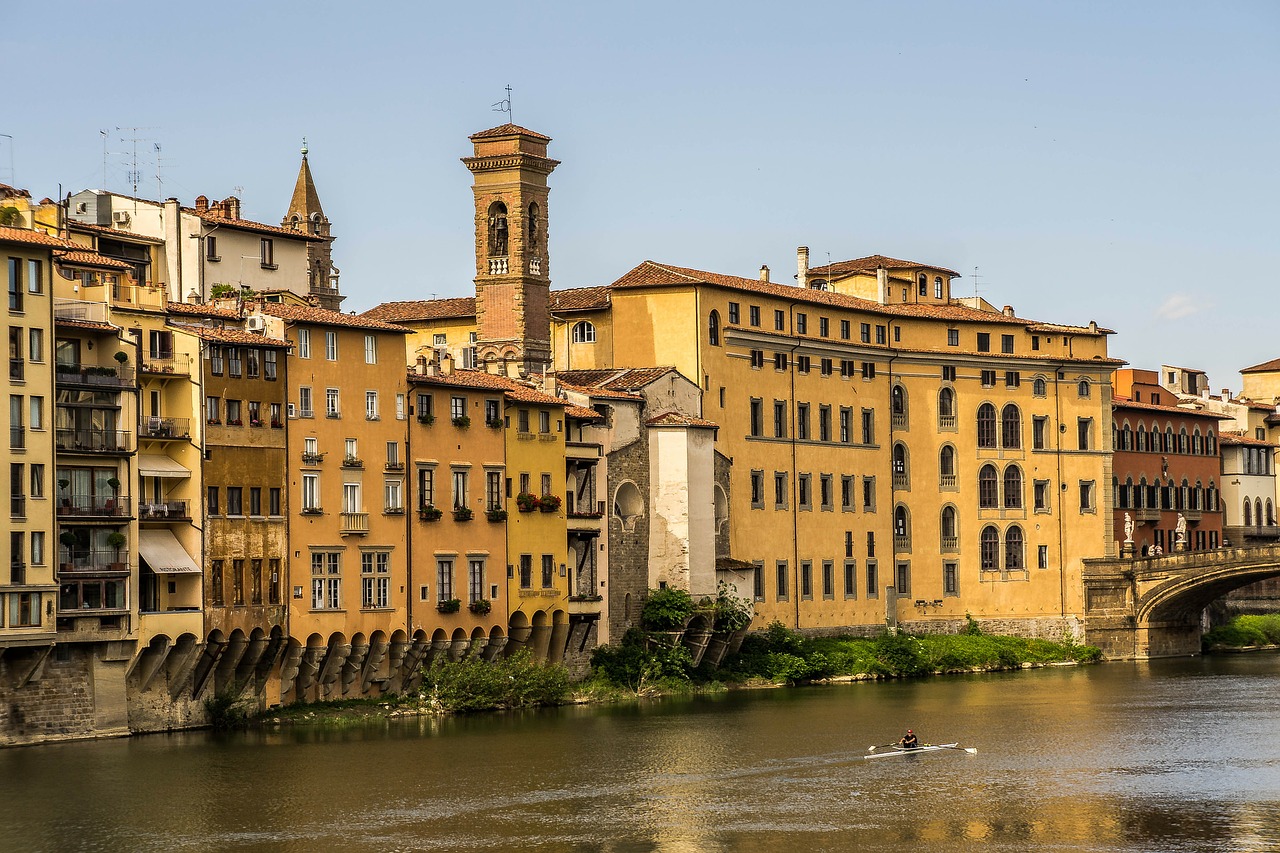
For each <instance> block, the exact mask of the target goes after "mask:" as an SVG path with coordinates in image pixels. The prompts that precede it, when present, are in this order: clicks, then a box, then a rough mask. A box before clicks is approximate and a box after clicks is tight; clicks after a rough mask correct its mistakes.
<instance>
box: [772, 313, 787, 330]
mask: <svg viewBox="0 0 1280 853" xmlns="http://www.w3.org/2000/svg"><path fill="white" fill-rule="evenodd" d="M773 328H774V330H776V331H779V332H785V331H786V330H787V313H786V312H785V311H778V310H776V309H775V310H774V312H773Z"/></svg>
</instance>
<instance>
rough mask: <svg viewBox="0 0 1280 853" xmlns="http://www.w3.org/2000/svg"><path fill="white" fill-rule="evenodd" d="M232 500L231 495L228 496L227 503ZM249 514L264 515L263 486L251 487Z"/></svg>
mask: <svg viewBox="0 0 1280 853" xmlns="http://www.w3.org/2000/svg"><path fill="white" fill-rule="evenodd" d="M230 502H231V501H230V496H228V499H227V503H228V504H229V503H230ZM249 515H253V516H260V515H262V487H261V486H250V487H249Z"/></svg>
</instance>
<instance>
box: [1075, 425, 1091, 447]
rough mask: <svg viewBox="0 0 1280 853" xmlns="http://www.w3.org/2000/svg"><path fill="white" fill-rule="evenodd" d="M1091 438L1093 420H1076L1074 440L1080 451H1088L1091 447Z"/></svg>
mask: <svg viewBox="0 0 1280 853" xmlns="http://www.w3.org/2000/svg"><path fill="white" fill-rule="evenodd" d="M1092 436H1093V418H1078V419H1077V420H1076V440H1077V442H1078V446H1079V449H1080V450H1089V449H1091V447H1092V444H1093V442H1092Z"/></svg>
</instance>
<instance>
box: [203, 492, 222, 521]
mask: <svg viewBox="0 0 1280 853" xmlns="http://www.w3.org/2000/svg"><path fill="white" fill-rule="evenodd" d="M206 495H207V497H206V498H205V502H204V505H205V509H206V510H207V511H208V514H209V515H219V514H220V513H221V510H220V509H219V508H218V487H217V486H210V487H209V488H208V489H207V490H206Z"/></svg>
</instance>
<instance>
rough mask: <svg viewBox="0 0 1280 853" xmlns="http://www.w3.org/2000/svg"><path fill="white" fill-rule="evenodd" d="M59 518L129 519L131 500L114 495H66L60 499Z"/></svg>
mask: <svg viewBox="0 0 1280 853" xmlns="http://www.w3.org/2000/svg"><path fill="white" fill-rule="evenodd" d="M58 517H59V518H76V519H90V518H113V519H118V518H128V517H129V498H127V497H119V496H116V495H112V496H110V497H108V496H106V495H65V496H63V497H60V498H58Z"/></svg>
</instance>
